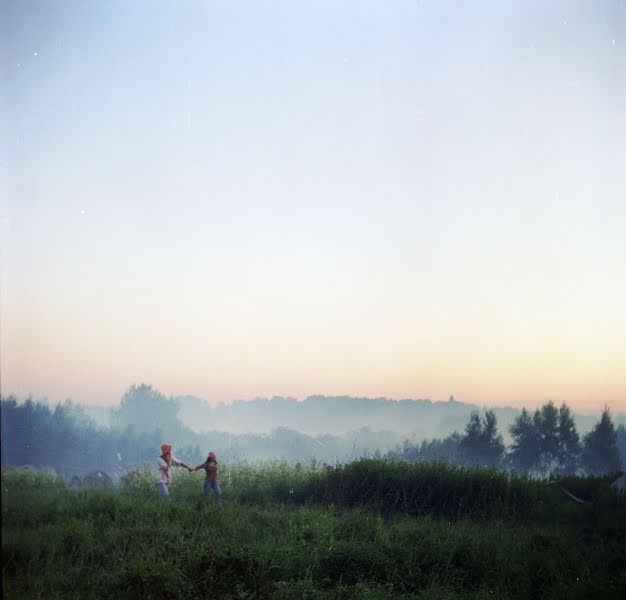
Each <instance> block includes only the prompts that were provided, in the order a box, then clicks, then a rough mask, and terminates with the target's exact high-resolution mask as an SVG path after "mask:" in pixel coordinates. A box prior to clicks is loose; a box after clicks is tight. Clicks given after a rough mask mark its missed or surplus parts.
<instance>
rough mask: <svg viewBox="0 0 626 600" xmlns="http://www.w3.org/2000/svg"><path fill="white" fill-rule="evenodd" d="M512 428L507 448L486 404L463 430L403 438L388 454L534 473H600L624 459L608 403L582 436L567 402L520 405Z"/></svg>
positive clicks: (624, 431) (622, 433) (622, 436)
mask: <svg viewBox="0 0 626 600" xmlns="http://www.w3.org/2000/svg"><path fill="white" fill-rule="evenodd" d="M510 434H511V437H512V440H513V441H512V443H511V445H510V446H509V447H508V448H507V447H505V445H504V442H503V441H502V435H501V434H499V433H498V423H497V418H496V415H495V413H494V412H493V411H491V410H488V411H486V412H485V413H484V415H483V417H482V419H481V417H480V414H479V413H478V411H474V412H472V414H471V415H470V419H469V422H468V423H467V425H466V426H465V432H464V434H459V433H457V432H455V433H453V434H452V435H450V436H448V437H446V438H444V439H435V440H431V441H423V442H422V443H421V444H412V443H410V442H408V441H407V442H405V443H404V445H403V446H402V447H400V448H398V449H396V450H395V451H394V452H391V453H389V456H390V457H392V458H396V459H400V460H404V461H407V462H421V461H426V462H444V463H449V464H453V465H461V466H484V467H494V468H498V469H505V470H511V471H514V472H516V473H519V474H523V475H532V476H535V477H549V476H551V475H574V474H581V473H586V474H590V475H603V474H606V473H612V472H617V471H619V470H621V469H622V465H624V464H626V428H624V426H623V425H620V426H619V427H618V428H617V429H616V428H615V425H614V424H613V420H612V419H611V415H610V413H609V410H608V409H607V408H605V409H604V410H603V411H602V415H601V417H600V420H599V421H598V422H597V423H596V425H595V426H594V427H593V429H592V430H591V431H590V432H589V433H587V434H586V435H585V436H584V437H583V438H582V440H581V438H580V436H579V434H578V431H577V430H576V425H575V424H574V418H573V415H572V412H571V410H570V409H569V407H568V406H567V405H565V404H563V405H561V407H560V408H557V407H556V406H555V405H554V404H553V403H552V402H548V403H546V404H544V405H543V406H542V407H541V409H538V410H536V411H535V412H534V414H532V415H531V414H530V413H529V412H528V411H527V410H526V409H524V410H522V413H521V414H520V415H519V416H518V417H517V419H515V421H514V423H513V424H512V425H511V427H510Z"/></svg>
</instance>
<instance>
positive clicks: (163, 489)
mask: <svg viewBox="0 0 626 600" xmlns="http://www.w3.org/2000/svg"><path fill="white" fill-rule="evenodd" d="M157 485H158V486H159V494H160V495H161V496H169V495H170V491H169V489H168V487H167V483H162V482H161V483H159V484H157Z"/></svg>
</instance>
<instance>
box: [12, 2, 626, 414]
mask: <svg viewBox="0 0 626 600" xmlns="http://www.w3.org/2000/svg"><path fill="white" fill-rule="evenodd" d="M0 54H1V58H0V61H1V62H0V66H1V78H2V79H1V80H0V236H1V238H0V259H1V262H2V265H1V269H0V300H1V306H0V326H1V329H0V351H1V354H0V374H1V376H2V382H1V383H2V394H3V395H5V396H6V395H8V394H15V395H17V396H18V397H20V398H23V397H26V396H27V395H28V394H33V395H34V396H35V397H47V398H48V399H50V400H51V401H61V400H64V399H65V398H71V399H72V400H74V401H76V402H80V403H83V404H114V403H117V402H118V401H119V399H120V397H121V396H122V394H123V393H124V391H125V390H126V389H127V388H128V386H130V385H131V384H133V383H139V382H148V383H151V384H152V385H153V386H155V387H156V388H157V389H159V390H160V391H162V392H163V393H166V394H174V395H178V394H193V395H196V396H199V397H202V398H205V399H207V400H208V401H210V402H218V401H223V402H230V401H232V400H235V399H250V398H254V397H256V396H273V395H283V396H288V395H289V396H294V397H297V398H301V399H302V398H304V397H306V396H307V395H310V394H325V395H344V394H345V395H353V396H367V397H380V396H385V397H388V398H397V399H400V398H430V399H432V400H445V399H447V398H448V396H449V395H450V394H454V396H455V397H456V398H457V399H458V400H460V401H465V402H473V403H477V404H480V405H484V406H494V405H498V406H502V405H512V406H518V407H521V406H526V407H528V408H535V407H537V406H539V405H541V404H543V403H544V402H545V401H547V400H553V401H554V402H556V403H561V402H566V403H567V404H569V405H570V406H571V407H572V408H574V409H575V410H577V411H580V412H589V411H597V410H599V409H601V408H602V407H603V406H604V405H605V404H608V405H609V406H610V407H611V408H612V410H614V411H619V410H623V411H626V268H625V266H624V265H626V2H625V1H624V0H616V1H597V2H587V1H583V2H578V1H576V0H571V1H567V2H559V1H555V2H550V3H546V2H543V1H532V0H531V1H528V0H524V1H514V0H512V1H507V2H501V1H496V0H494V1H471V2H470V1H468V2H459V1H454V2H452V1H448V0H437V1H435V0H432V1H430V0H424V1H422V2H420V1H416V0H413V1H410V2H409V1H402V0H398V1H393V2H371V1H369V0H359V1H350V0H346V1H345V2H330V1H324V0H318V1H316V2H304V1H295V0H284V1H275V2H271V1H265V0H258V1H253V0H249V1H246V2H243V1H236V0H224V1H211V0H204V1H196V2H188V1H184V0H178V1H176V2H174V1H168V2H165V1H163V0H150V1H149V2H148V1H143V2H142V1H138V2H127V1H109V2H82V1H81V2H71V1H66V0H63V1H53V0H43V1H36V2H31V1H23V0H20V1H17V0H1V2H0Z"/></svg>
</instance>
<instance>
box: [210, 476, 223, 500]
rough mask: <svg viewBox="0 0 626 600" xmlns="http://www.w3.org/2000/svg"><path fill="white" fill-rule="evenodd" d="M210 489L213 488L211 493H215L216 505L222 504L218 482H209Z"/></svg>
mask: <svg viewBox="0 0 626 600" xmlns="http://www.w3.org/2000/svg"><path fill="white" fill-rule="evenodd" d="M211 487H212V488H213V491H214V492H215V497H216V498H217V503H218V504H221V503H222V490H221V489H220V482H219V481H212V482H211Z"/></svg>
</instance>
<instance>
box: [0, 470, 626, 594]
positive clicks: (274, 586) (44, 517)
mask: <svg viewBox="0 0 626 600" xmlns="http://www.w3.org/2000/svg"><path fill="white" fill-rule="evenodd" d="M492 475H494V476H495V475H496V474H492V473H491V472H480V471H457V470H450V469H447V468H437V467H428V466H420V465H417V466H411V465H409V466H406V467H398V466H397V465H393V464H389V463H380V462H378V463H377V462H376V461H361V462H360V463H356V464H354V465H346V466H344V467H339V468H336V469H326V468H324V467H320V466H318V465H315V464H312V465H308V466H300V467H293V468H291V467H288V466H287V465H285V464H282V463H272V464H265V465H256V466H255V465H249V466H242V467H239V468H237V469H236V470H234V469H233V470H232V471H231V473H230V476H228V473H227V470H226V469H225V470H224V471H223V472H221V474H220V476H221V481H222V488H223V491H224V496H225V502H224V504H223V506H222V508H221V509H219V508H218V507H217V505H216V503H215V502H214V501H213V500H209V501H207V500H206V499H205V498H204V497H202V477H201V474H200V473H196V474H193V475H189V474H187V473H185V472H182V471H181V472H177V474H176V477H175V479H174V481H173V483H172V486H171V497H170V499H169V500H165V501H164V500H162V499H160V498H159V497H158V496H157V492H156V484H155V482H154V477H153V475H152V474H150V473H147V472H146V473H144V474H142V476H141V477H139V478H137V479H136V481H135V484H134V485H133V486H131V487H128V488H124V489H116V490H109V491H95V490H83V491H79V492H74V491H70V490H68V489H67V488H66V487H65V485H64V483H63V481H62V480H60V479H59V478H57V477H55V476H54V475H53V474H52V473H49V472H44V473H42V472H35V471H20V472H18V471H8V472H3V474H2V569H3V572H2V574H3V592H4V597H6V598H139V597H140V598H155V599H156V598H165V599H167V598H218V599H219V598H224V599H235V598H238V599H244V598H245V599H252V598H255V599H256V598H279V599H288V598H289V599H290V598H320V599H321V598H337V599H338V598H344V599H345V598H370V599H379V598H380V599H382V598H390V597H395V598H591V597H594V598H595V597H602V598H622V597H623V596H622V592H624V591H626V571H625V565H624V556H626V535H625V534H624V523H625V522H626V518H624V517H626V513H625V512H624V502H623V496H619V495H617V494H611V492H610V491H608V490H607V489H605V488H608V486H607V485H606V482H605V481H603V480H597V481H595V483H594V484H593V485H592V486H591V487H590V490H597V489H600V488H601V489H602V490H604V491H602V492H601V493H598V494H597V496H598V499H599V500H598V502H603V500H601V498H605V499H606V498H610V502H609V503H605V504H603V505H602V506H604V507H605V509H606V510H608V511H610V515H609V514H608V513H607V514H605V517H606V518H612V519H613V520H614V521H615V522H616V523H618V524H617V525H616V526H615V527H609V528H608V529H606V530H605V531H602V530H601V529H600V528H598V527H596V526H595V525H593V526H589V525H588V524H584V525H582V524H579V517H581V515H582V516H584V515H585V514H587V512H589V511H591V512H590V513H589V514H591V515H595V514H596V513H595V512H593V511H594V510H595V509H594V508H593V506H594V505H593V503H591V502H590V503H589V506H582V505H580V506H576V505H574V504H573V503H571V502H570V501H569V500H567V498H565V497H564V496H563V495H562V494H560V493H559V488H558V487H557V486H554V485H552V486H548V485H544V486H543V487H542V486H540V485H539V484H538V483H537V482H528V481H525V480H521V479H520V480H518V479H511V480H509V479H508V478H505V479H502V478H496V477H494V479H493V480H492V479H491V477H492ZM412 478H415V479H416V481H417V483H414V482H412ZM481 482H484V484H485V485H487V486H489V487H488V489H486V490H484V489H481V487H480V485H481ZM491 482H493V483H491ZM403 485H404V487H405V489H404V490H402V489H401V486H403ZM464 485H465V486H466V488H464V487H463V486H464ZM419 486H423V489H422V492H421V493H418V488H419ZM581 486H582V484H581ZM394 487H400V489H401V493H400V494H397V493H396V494H393V493H392V492H393V491H394ZM396 491H397V490H396ZM607 494H608V495H607ZM520 498H521V499H520ZM528 498H530V500H531V501H532V502H530V503H529V502H528ZM459 499H461V500H463V504H462V505H461V503H460V502H459ZM533 503H537V505H538V506H542V505H543V506H544V508H543V509H537V508H536V507H534V504H533ZM546 504H548V505H549V510H547V509H545V506H546ZM459 506H463V507H464V508H462V509H461V510H459ZM598 506H600V505H598ZM606 507H609V508H608V509H607V508H606ZM379 508H380V509H382V510H378V509H379ZM570 509H571V510H573V511H574V512H572V513H571V514H570V513H569V512H568V511H569V510H570ZM553 513H555V514H561V515H567V516H566V517H560V518H558V519H556V520H555V519H554V518H553ZM416 515H417V516H416ZM620 521H621V525H619V522H620ZM581 523H587V521H585V519H583V521H582V522H581ZM587 530H588V531H587ZM620 561H621V562H620Z"/></svg>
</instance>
